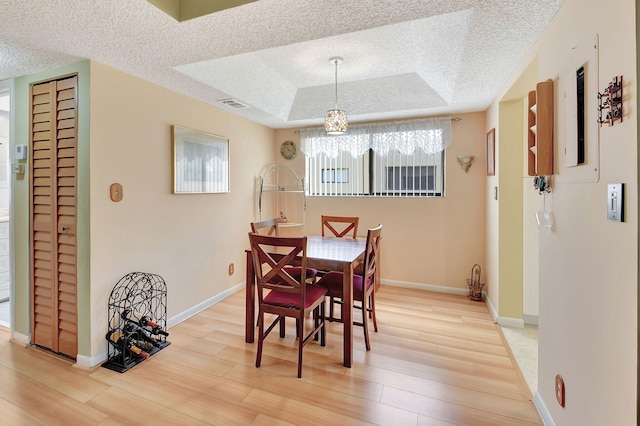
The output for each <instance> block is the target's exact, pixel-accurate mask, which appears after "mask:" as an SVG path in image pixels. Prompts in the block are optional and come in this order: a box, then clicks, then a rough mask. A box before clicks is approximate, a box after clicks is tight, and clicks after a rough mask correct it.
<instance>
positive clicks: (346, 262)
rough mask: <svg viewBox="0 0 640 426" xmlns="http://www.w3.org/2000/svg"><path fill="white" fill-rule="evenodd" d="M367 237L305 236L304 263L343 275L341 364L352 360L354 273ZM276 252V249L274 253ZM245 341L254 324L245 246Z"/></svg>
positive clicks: (253, 287) (251, 281)
mask: <svg viewBox="0 0 640 426" xmlns="http://www.w3.org/2000/svg"><path fill="white" fill-rule="evenodd" d="M365 250H366V240H364V239H354V238H336V237H319V236H308V237H307V267H308V268H315V269H318V270H320V271H339V272H342V273H343V279H342V293H343V294H342V300H343V303H342V317H341V318H342V324H343V365H344V366H345V367H349V368H350V367H351V366H352V364H353V273H354V270H355V268H356V267H357V266H358V265H359V264H360V263H362V262H363V261H364V254H365ZM276 254H277V253H276ZM246 258H247V260H246V263H247V271H246V292H245V298H246V309H245V341H246V342H247V343H253V341H254V334H255V328H256V312H255V310H256V296H257V295H256V293H257V292H256V275H255V271H254V268H253V261H252V258H251V250H250V249H247V250H246Z"/></svg>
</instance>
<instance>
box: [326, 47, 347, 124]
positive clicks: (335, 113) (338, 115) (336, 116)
mask: <svg viewBox="0 0 640 426" xmlns="http://www.w3.org/2000/svg"><path fill="white" fill-rule="evenodd" d="M342 61H343V59H342V58H340V57H337V56H336V57H333V58H330V59H329V62H331V63H333V64H335V67H336V71H335V95H336V107H335V108H334V109H330V110H329V111H327V114H326V116H325V118H324V128H325V130H326V132H327V134H328V135H342V134H344V133H346V131H347V128H348V127H349V123H348V122H347V113H346V112H345V111H344V110H342V109H339V108H338V64H339V63H342Z"/></svg>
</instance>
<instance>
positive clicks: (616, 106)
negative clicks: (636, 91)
mask: <svg viewBox="0 0 640 426" xmlns="http://www.w3.org/2000/svg"><path fill="white" fill-rule="evenodd" d="M603 115H604V117H603ZM616 121H620V122H621V123H622V76H621V75H620V76H616V77H614V79H613V80H612V81H611V82H610V83H609V85H608V86H607V87H606V88H605V89H604V91H603V92H602V93H598V123H599V124H600V127H602V125H603V124H606V123H608V124H609V126H613V125H614V123H615V122H616Z"/></svg>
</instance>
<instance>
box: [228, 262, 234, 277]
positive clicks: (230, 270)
mask: <svg viewBox="0 0 640 426" xmlns="http://www.w3.org/2000/svg"><path fill="white" fill-rule="evenodd" d="M234 270H235V267H234V265H233V263H230V264H229V276H231V275H233V271H234Z"/></svg>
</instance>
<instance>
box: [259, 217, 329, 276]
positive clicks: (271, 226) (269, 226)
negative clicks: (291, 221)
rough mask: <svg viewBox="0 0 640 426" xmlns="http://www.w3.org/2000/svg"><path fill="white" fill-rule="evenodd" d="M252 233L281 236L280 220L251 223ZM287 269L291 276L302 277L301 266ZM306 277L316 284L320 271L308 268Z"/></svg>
mask: <svg viewBox="0 0 640 426" xmlns="http://www.w3.org/2000/svg"><path fill="white" fill-rule="evenodd" d="M251 231H252V232H255V233H257V234H263V235H275V236H279V235H280V232H279V229H278V219H266V220H261V221H259V222H251ZM286 269H287V272H289V273H290V274H291V275H293V276H296V277H298V278H299V277H300V273H301V270H300V267H299V266H287V268H286ZM306 276H307V281H309V282H310V283H311V284H315V282H316V279H317V276H318V270H317V269H315V268H307V274H306Z"/></svg>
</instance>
